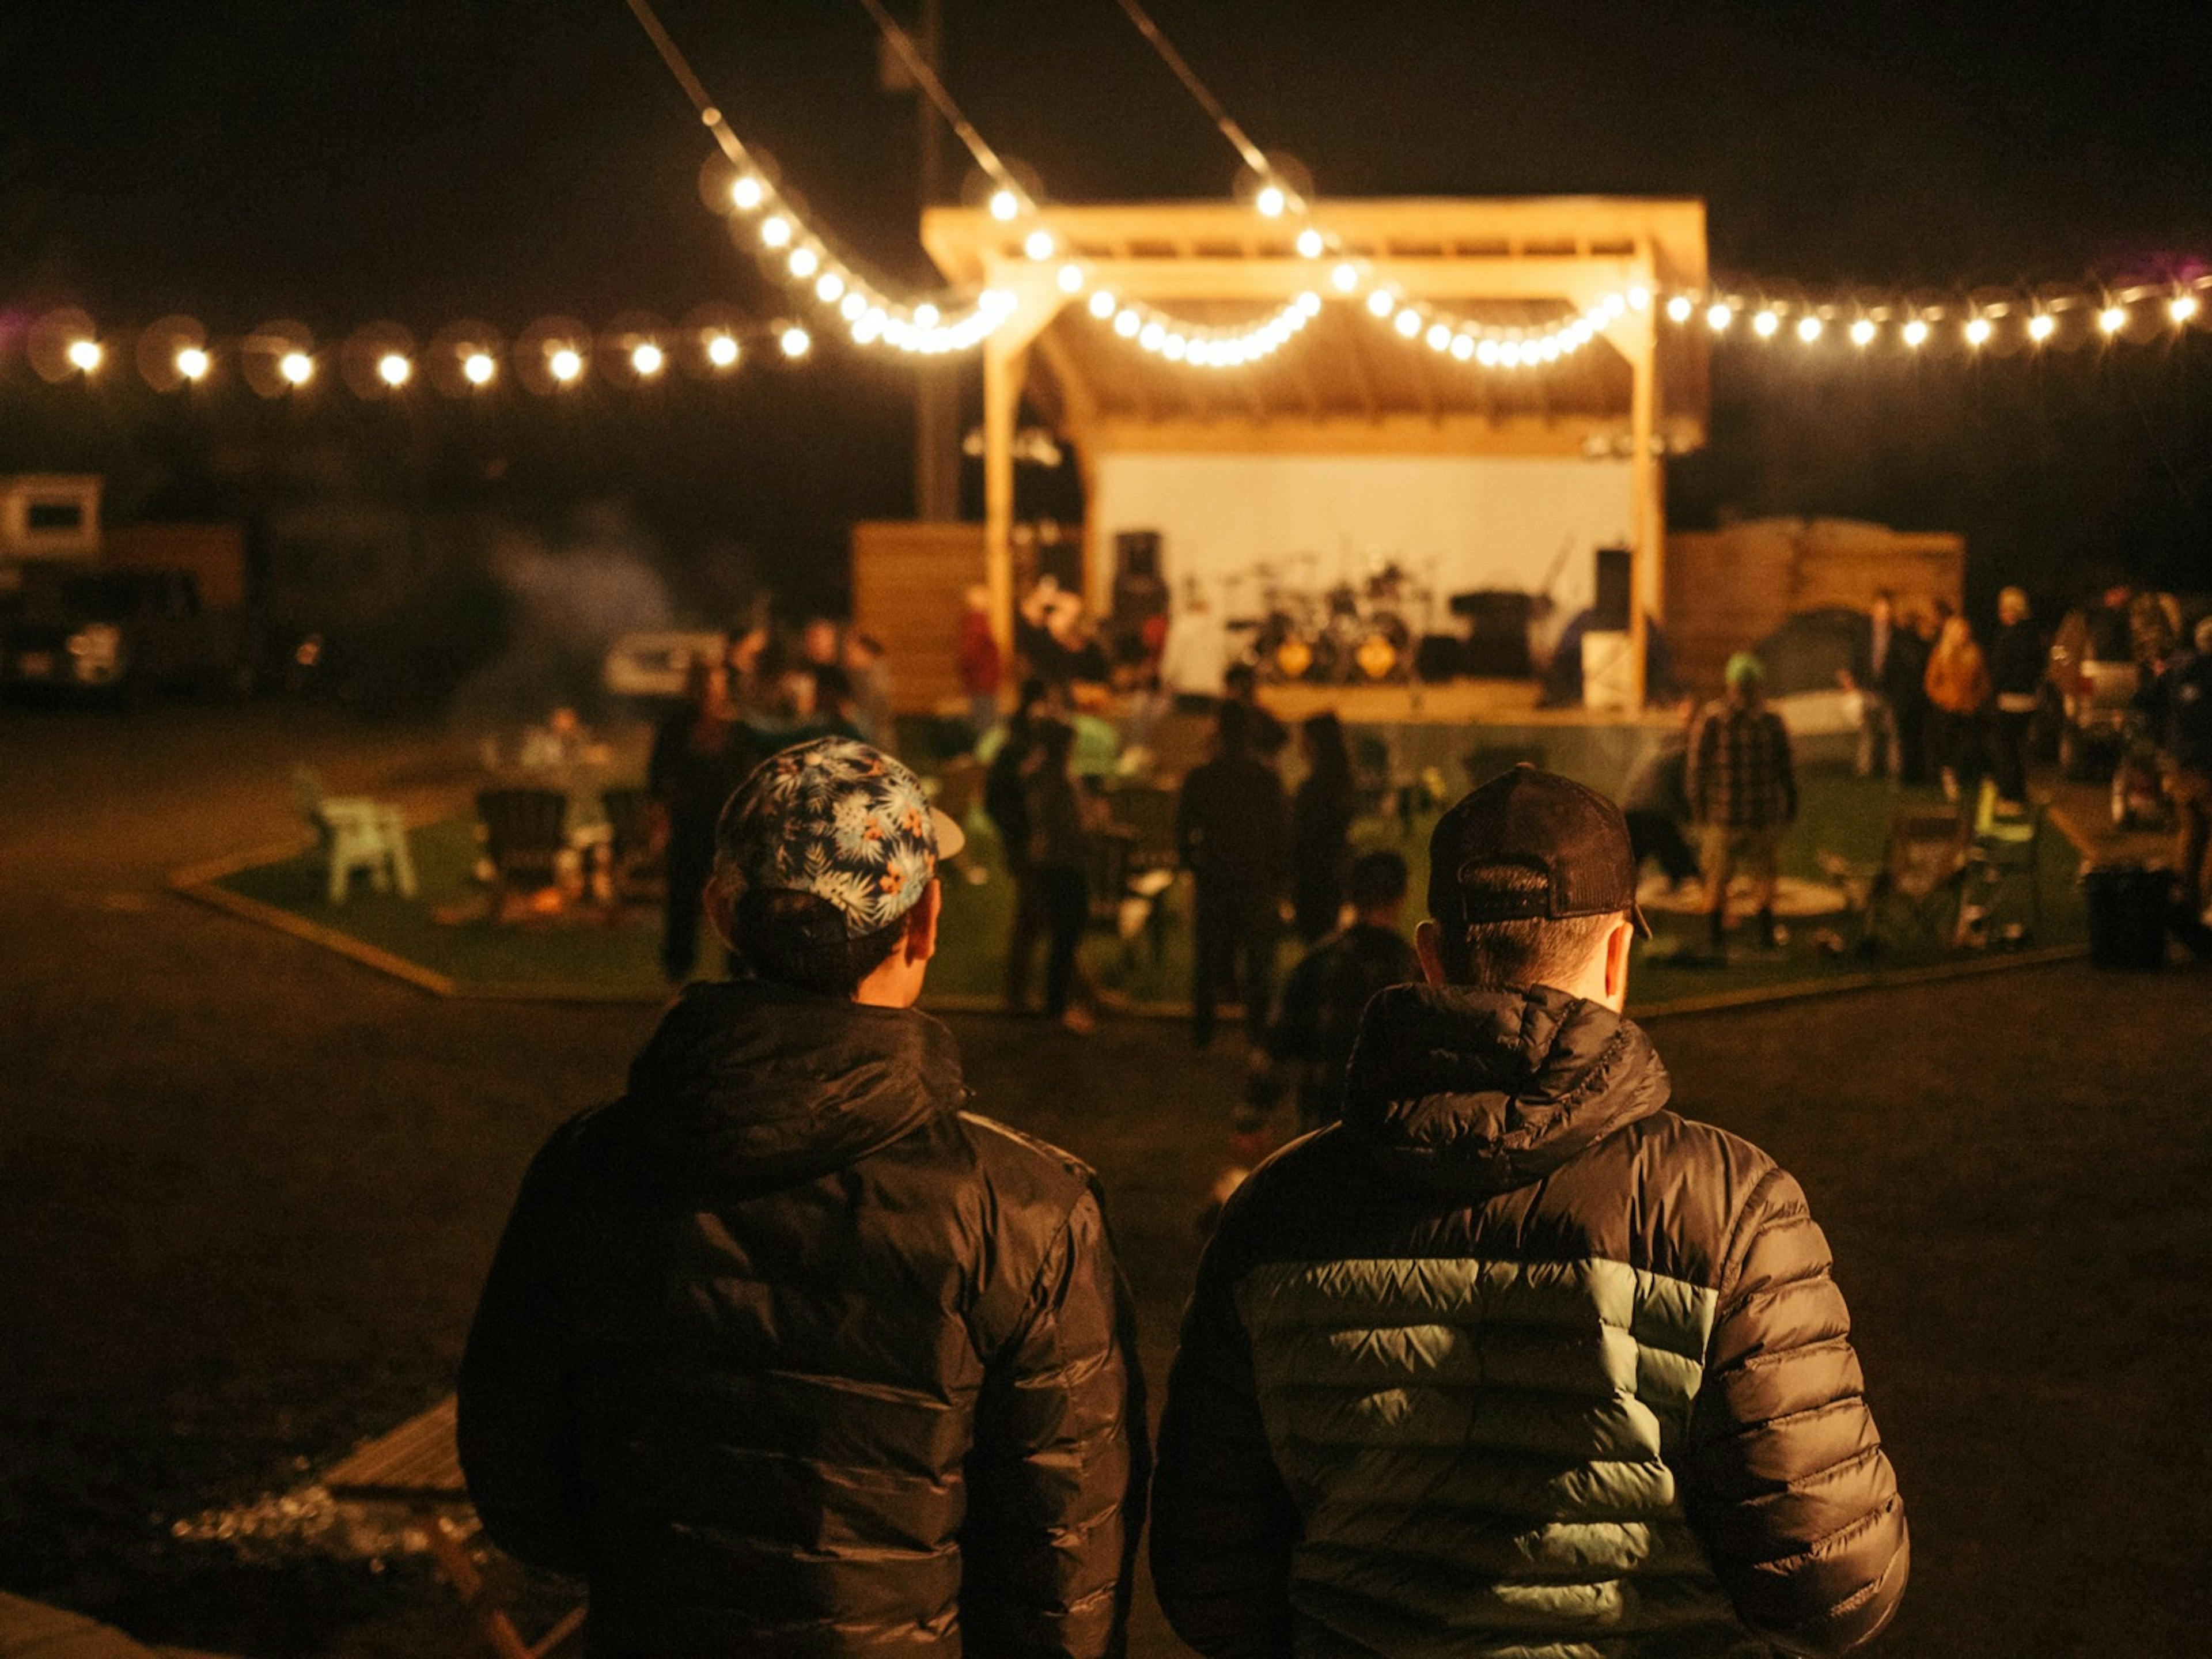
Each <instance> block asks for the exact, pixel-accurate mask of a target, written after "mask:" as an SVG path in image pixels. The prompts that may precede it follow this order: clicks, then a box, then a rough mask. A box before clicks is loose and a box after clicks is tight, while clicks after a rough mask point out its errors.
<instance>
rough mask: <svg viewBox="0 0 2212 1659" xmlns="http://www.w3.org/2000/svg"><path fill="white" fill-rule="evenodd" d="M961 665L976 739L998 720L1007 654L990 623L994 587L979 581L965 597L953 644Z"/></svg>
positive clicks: (988, 730) (971, 727)
mask: <svg viewBox="0 0 2212 1659" xmlns="http://www.w3.org/2000/svg"><path fill="white" fill-rule="evenodd" d="M954 651H955V654H956V655H957V659H958V661H959V667H960V694H961V696H963V697H965V698H967V700H968V724H969V728H970V729H971V730H972V731H973V732H974V733H975V737H974V741H975V742H977V743H981V742H982V740H983V739H984V738H986V737H987V736H988V735H989V734H990V733H991V732H993V731H994V730H995V729H996V728H997V726H998V724H999V687H1000V685H1001V684H1003V683H1004V682H1005V680H1006V657H1005V654H1004V653H1002V652H1000V649H999V635H998V632H997V630H996V629H994V628H993V627H992V626H991V590H990V589H989V588H987V587H986V586H983V585H982V583H981V582H976V583H975V584H973V585H972V586H969V589H968V591H967V592H966V594H965V595H964V596H963V602H962V606H961V611H960V631H959V635H958V636H957V641H956V643H955V646H954Z"/></svg>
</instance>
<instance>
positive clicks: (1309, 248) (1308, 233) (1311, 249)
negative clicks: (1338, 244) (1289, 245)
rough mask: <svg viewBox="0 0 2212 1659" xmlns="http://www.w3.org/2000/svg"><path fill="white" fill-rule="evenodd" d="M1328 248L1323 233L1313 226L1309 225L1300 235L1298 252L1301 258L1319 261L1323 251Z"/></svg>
mask: <svg viewBox="0 0 2212 1659" xmlns="http://www.w3.org/2000/svg"><path fill="white" fill-rule="evenodd" d="M1326 246H1328V245H1327V244H1326V243H1325V242H1323V241H1322V234H1321V233H1320V232H1319V231H1317V230H1316V229H1315V228H1313V227H1312V226H1311V225H1308V226H1307V227H1306V228H1304V230H1302V231H1300V232H1299V233H1298V240H1297V250H1298V256H1299V257H1300V258H1305V259H1318V258H1321V256H1322V249H1323V248H1324V247H1326Z"/></svg>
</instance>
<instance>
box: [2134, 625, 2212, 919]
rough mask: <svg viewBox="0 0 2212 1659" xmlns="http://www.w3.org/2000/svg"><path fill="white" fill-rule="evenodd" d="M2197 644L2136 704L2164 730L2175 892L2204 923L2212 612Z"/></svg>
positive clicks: (2163, 666)
mask: <svg viewBox="0 0 2212 1659" xmlns="http://www.w3.org/2000/svg"><path fill="white" fill-rule="evenodd" d="M2194 637H2195V643H2196V646H2197V649H2196V650H2195V651H2193V652H2185V653H2181V654H2180V655H2179V656H2174V657H2169V658H2166V659H2164V660H2162V661H2160V663H2159V664H2157V665H2156V666H2155V668H2154V671H2153V672H2152V674H2151V675H2150V676H2149V678H2148V679H2147V680H2146V681H2145V683H2144V684H2143V686H2142V690H2139V691H2137V692H2136V707H2138V708H2141V709H2142V711H2143V712H2144V713H2145V714H2148V715H2149V716H2150V717H2151V719H2152V720H2153V721H2154V722H2155V724H2156V726H2157V731H2158V746H2159V760H2160V763H2161V764H2162V765H2163V767H2164V769H2165V773H2166V794H2167V796H2168V797H2169V798H2170V799H2172V802H2173V810H2174V818H2175V824H2174V844H2173V872H2174V876H2175V878H2176V880H2175V897H2176V899H2177V901H2178V902H2179V906H2180V908H2181V911H2182V913H2183V915H2185V916H2187V917H2189V918H2190V919H2191V921H2196V922H2203V919H2204V917H2205V915H2206V914H2207V911H2206V907H2207V905H2208V904H2212V617H2205V618H2204V619H2203V621H2201V622H2199V623H2197V631H2196V634H2195V636H2194Z"/></svg>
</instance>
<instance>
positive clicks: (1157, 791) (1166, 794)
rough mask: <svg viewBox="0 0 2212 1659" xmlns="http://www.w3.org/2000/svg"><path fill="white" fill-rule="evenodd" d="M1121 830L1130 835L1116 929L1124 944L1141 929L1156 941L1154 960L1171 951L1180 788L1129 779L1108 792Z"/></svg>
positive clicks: (1179, 856) (1179, 855)
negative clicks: (1170, 915) (1170, 902)
mask: <svg viewBox="0 0 2212 1659" xmlns="http://www.w3.org/2000/svg"><path fill="white" fill-rule="evenodd" d="M1106 800H1107V805H1108V808H1109V811H1110V812H1111V813H1112V815H1113V822H1114V824H1115V828H1116V829H1117V830H1121V831H1126V832H1127V836H1128V842H1127V850H1126V851H1125V852H1124V854H1123V855H1122V882H1121V898H1120V901H1119V908H1118V912H1117V919H1116V921H1115V931H1116V932H1118V933H1120V934H1121V939H1122V941H1123V943H1124V944H1127V943H1129V942H1131V941H1133V940H1134V939H1135V938H1136V936H1137V935H1138V934H1139V933H1145V934H1147V935H1148V936H1149V937H1150V938H1151V939H1152V960H1153V962H1155V963H1158V962H1160V961H1161V960H1163V959H1164V957H1166V955H1167V948H1168V945H1167V933H1168V902H1167V895H1168V890H1170V888H1172V887H1173V886H1174V885H1175V880H1176V870H1177V869H1178V868H1179V867H1180V866H1181V865H1182V851H1181V849H1180V848H1178V847H1177V846H1176V794H1175V791H1173V790H1172V789H1163V788H1161V787H1158V785H1156V784H1141V783H1138V784H1125V785H1123V786H1122V787H1120V788H1118V789H1115V790H1114V791H1112V792H1111V793H1109V794H1108V796H1107V797H1106Z"/></svg>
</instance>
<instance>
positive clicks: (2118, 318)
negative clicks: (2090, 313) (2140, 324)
mask: <svg viewBox="0 0 2212 1659" xmlns="http://www.w3.org/2000/svg"><path fill="white" fill-rule="evenodd" d="M2127 325H2128V313H2126V311H2125V310H2124V309H2123V308H2122V307H2118V306H2106V307H2105V308H2104V309H2103V310H2102V311H2100V312H2099V313H2097V326H2098V327H2099V328H2100V329H2102V330H2104V331H2105V332H2106V333H2107V334H2118V332H2119V331H2121V330H2122V329H2124V328H2125V327H2126V326H2127Z"/></svg>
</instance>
